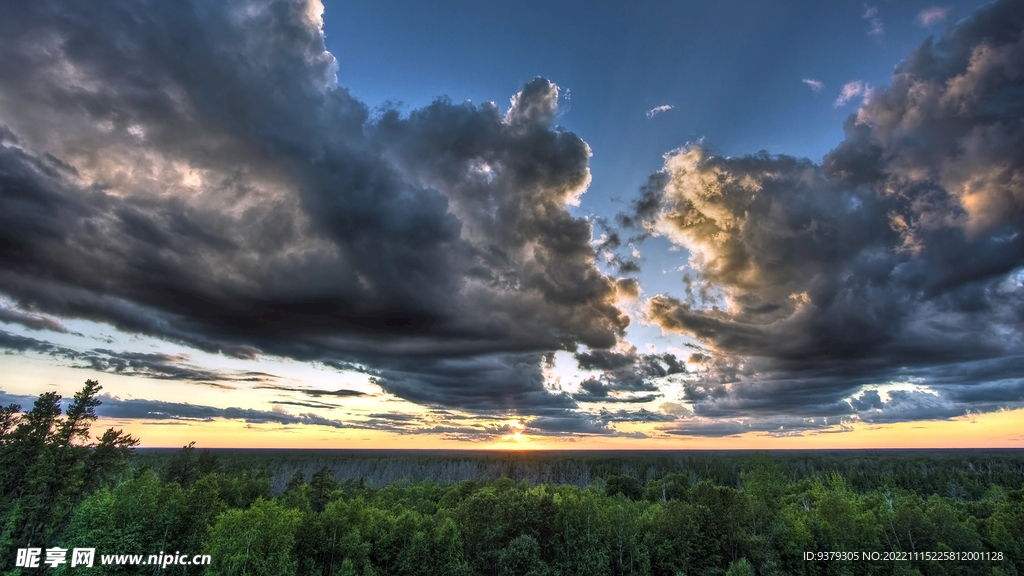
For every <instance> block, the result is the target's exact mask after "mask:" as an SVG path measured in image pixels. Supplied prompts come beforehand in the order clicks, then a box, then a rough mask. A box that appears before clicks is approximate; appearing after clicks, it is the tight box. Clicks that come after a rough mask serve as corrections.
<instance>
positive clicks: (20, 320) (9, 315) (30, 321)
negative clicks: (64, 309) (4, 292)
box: [0, 305, 68, 333]
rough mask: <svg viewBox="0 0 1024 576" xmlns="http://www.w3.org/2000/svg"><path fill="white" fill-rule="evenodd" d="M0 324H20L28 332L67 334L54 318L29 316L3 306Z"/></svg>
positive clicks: (0, 310)
mask: <svg viewBox="0 0 1024 576" xmlns="http://www.w3.org/2000/svg"><path fill="white" fill-rule="evenodd" d="M0 322H7V323H9V324H21V325H22V326H24V327H26V328H28V329H29V330H50V331H51V332H61V333H67V332H68V329H67V328H65V327H64V325H63V324H61V323H60V321H59V320H57V319H56V318H50V317H48V316H42V315H39V314H30V313H27V312H24V311H22V310H17V309H14V308H8V307H6V306H3V305H0Z"/></svg>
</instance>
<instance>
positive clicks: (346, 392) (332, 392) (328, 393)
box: [253, 384, 370, 398]
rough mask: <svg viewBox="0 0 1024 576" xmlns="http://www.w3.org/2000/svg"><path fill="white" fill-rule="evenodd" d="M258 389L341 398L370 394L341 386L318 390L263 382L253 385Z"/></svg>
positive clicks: (316, 396)
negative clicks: (339, 387) (334, 388)
mask: <svg viewBox="0 0 1024 576" xmlns="http://www.w3.org/2000/svg"><path fill="white" fill-rule="evenodd" d="M253 388H256V389H257V390H280V391H282V392H298V393H300V394H305V395H307V396H313V397H314V398H318V397H320V396H337V397H339V398H354V397H359V396H369V395H370V394H367V393H366V392H360V391H358V390H347V389H345V388H341V389H338V390H317V389H313V388H295V387H290V386H278V385H276V384H263V385H260V386H253Z"/></svg>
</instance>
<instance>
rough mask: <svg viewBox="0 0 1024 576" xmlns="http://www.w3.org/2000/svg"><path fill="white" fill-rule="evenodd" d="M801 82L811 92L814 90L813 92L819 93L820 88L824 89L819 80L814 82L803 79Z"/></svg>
mask: <svg viewBox="0 0 1024 576" xmlns="http://www.w3.org/2000/svg"><path fill="white" fill-rule="evenodd" d="M801 82H803V83H804V84H807V85H808V86H809V87H810V88H811V90H814V91H815V92H821V90H822V88H824V87H825V83H824V82H822V81H821V80H815V79H814V78H804V79H803V80H801Z"/></svg>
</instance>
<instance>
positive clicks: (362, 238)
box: [0, 0, 1024, 449]
mask: <svg viewBox="0 0 1024 576" xmlns="http://www.w3.org/2000/svg"><path fill="white" fill-rule="evenodd" d="M599 4H600V5H598V6H595V5H594V4H593V3H589V2H588V3H583V2H576V1H574V0H572V1H566V2H558V3H552V2H543V3H542V2H533V1H532V0H531V1H526V2H522V3H518V4H516V5H515V6H514V7H510V6H504V5H498V4H495V3H486V2H484V3H481V2H468V1H449V2H438V3H430V4H429V5H427V4H424V3H416V2H408V1H403V0H382V1H376V2H350V3H336V2H325V3H323V4H321V2H320V1H319V0H223V1H220V0H219V1H217V2H191V3H186V4H185V5H181V4H174V5H170V4H168V3H165V2H153V1H121V0H117V1H112V2H104V3H102V4H100V5H97V4H89V5H85V4H82V3H75V2H67V1H65V2H61V1H46V0H41V1H39V2H32V3H6V4H4V5H3V6H0V34H2V37H3V38H4V42H2V43H0V352H2V353H0V370H2V371H3V372H4V375H5V377H4V379H3V380H2V381H0V404H3V405H7V404H10V403H15V404H19V405H21V406H22V407H23V408H25V409H27V408H28V407H29V406H31V404H32V402H33V400H34V398H35V397H37V396H38V395H39V394H41V393H43V392H47V391H56V392H58V393H60V394H62V395H63V396H65V397H70V396H71V395H73V394H74V392H75V391H76V390H78V389H79V388H80V387H81V385H82V382H83V381H84V380H86V379H96V380H99V381H100V383H101V384H102V385H103V388H104V392H103V394H104V395H103V397H102V400H103V404H102V405H101V406H100V407H99V408H98V410H97V412H98V414H99V417H100V418H99V421H98V422H97V428H96V431H97V433H99V431H101V429H104V428H106V427H111V426H112V427H114V428H119V429H124V430H126V431H128V432H130V433H132V434H133V435H135V436H136V437H139V438H141V440H142V445H143V446H169V447H174V446H182V445H184V444H187V443H188V442H190V441H196V442H197V445H199V446H201V447H304V448H472V449H478V448H509V449H526V448H549V449H557V448H572V449H583V448H620V449H658V448H664V449H689V448H709V449H716V448H757V449H762V448H768V449H770V448H784V449H793V448H885V447H900V448H913V447H921V448H930V447H1020V446H1024V433H1021V432H1020V426H1019V422H1020V421H1021V418H1022V417H1024V234H1022V231H1024V155H1022V153H1021V151H1022V150H1024V4H1022V3H1020V2H1016V1H1010V0H998V1H996V2H993V3H988V4H979V3H977V2H942V3H932V2H926V1H916V0H879V1H878V2H875V3H863V2H830V3H821V2H812V1H803V0H801V1H786V2H782V1H765V2H759V3H749V2H736V1H725V2H716V3H696V2H673V3H669V2H652V1H640V2H629V3H626V2H621V3H599Z"/></svg>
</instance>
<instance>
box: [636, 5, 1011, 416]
mask: <svg viewBox="0 0 1024 576" xmlns="http://www.w3.org/2000/svg"><path fill="white" fill-rule="evenodd" d="M1021 150H1024V4H1021V3H1020V2H1012V1H1002V2H996V3H993V4H989V5H987V6H985V7H983V8H981V9H979V10H978V11H977V12H976V13H975V14H974V15H973V16H971V17H970V18H968V19H967V20H965V21H963V22H961V23H959V24H958V25H956V26H955V27H952V28H950V29H949V30H948V31H947V32H946V34H945V35H944V36H943V37H942V38H940V39H938V40H933V39H931V38H930V39H928V40H927V41H926V42H925V43H924V44H922V45H921V47H920V48H918V49H917V50H916V51H914V52H913V53H912V54H911V55H910V56H909V57H908V58H907V59H906V60H905V61H904V62H903V63H901V64H900V65H899V66H898V67H897V68H896V71H895V73H894V75H893V80H892V85H891V86H889V87H884V88H880V89H877V90H875V91H874V92H872V93H871V94H870V95H869V96H868V97H867V98H866V100H865V103H864V105H863V106H862V107H861V109H860V110H859V111H858V112H857V114H855V115H853V116H851V117H850V118H849V120H848V121H847V123H846V138H845V140H843V141H842V142H841V143H840V144H839V145H838V146H837V147H836V148H835V149H834V150H832V151H831V152H830V153H829V154H828V155H826V156H825V158H824V159H823V161H822V162H821V163H815V162H812V161H810V160H805V159H797V158H792V157H788V156H769V155H767V154H761V155H755V156H746V157H742V158H722V157H716V156H712V155H710V154H709V153H708V152H707V151H705V150H703V149H701V148H700V147H697V146H690V147H687V148H684V149H681V150H679V151H677V152H675V153H674V154H672V155H670V156H668V157H667V159H666V164H665V168H664V170H663V171H662V172H661V173H660V174H658V175H656V176H654V177H652V178H651V183H650V184H649V186H648V187H647V188H645V190H644V191H643V194H642V196H641V198H640V200H639V201H637V203H636V205H635V211H634V212H633V213H631V214H628V215H624V216H623V217H622V218H621V219H620V220H621V221H623V222H624V223H626V224H631V225H634V226H641V227H643V228H644V229H645V230H646V231H647V232H648V233H652V234H660V235H664V236H666V237H668V238H669V239H671V240H672V241H674V242H676V243H677V244H679V245H681V246H683V247H685V248H687V249H688V250H689V251H690V254H691V267H692V272H691V273H690V274H689V275H688V277H687V283H686V285H685V295H684V296H675V295H668V294H663V295H659V296H656V297H654V298H651V299H650V300H649V301H648V302H647V303H646V311H647V313H648V315H649V317H650V318H651V319H652V320H653V321H655V322H656V323H657V324H659V325H660V326H661V327H662V328H663V329H664V330H666V331H669V332H679V333H684V334H688V335H690V336H692V337H694V338H696V339H697V340H698V341H700V342H701V343H702V344H703V345H705V346H706V347H707V349H708V351H709V352H710V354H709V356H710V357H702V358H701V360H702V364H701V371H700V373H699V374H697V377H696V378H694V379H691V380H689V381H688V382H687V383H686V384H685V385H684V397H685V399H687V400H689V401H690V402H692V403H693V405H694V410H695V412H696V413H697V414H698V415H702V416H708V417H717V418H725V417H730V418H747V417H752V416H756V417H758V418H763V419H765V420H767V419H769V418H771V417H774V416H782V415H803V416H815V417H831V418H833V419H834V418H836V417H851V416H853V415H854V414H857V415H858V416H859V417H860V418H861V419H862V420H865V421H876V422H881V421H896V420H913V419H930V418H948V417H952V416H960V415H963V414H966V413H968V412H969V411H977V410H986V411H987V410H995V409H998V408H1000V407H1016V406H1021V405H1022V404H1024V386H1022V383H1024V380H1022V376H1021V371H1020V365H1021V362H1022V361H1024V356H1022V350H1024V155H1022V154H1021ZM893 382H914V383H916V384H919V385H922V386H926V387H928V390H927V391H922V392H915V393H911V392H906V391H898V392H895V393H894V394H891V395H890V396H889V397H888V400H887V401H886V402H884V403H883V402H882V401H881V398H878V397H877V393H875V394H876V396H875V397H868V396H866V395H860V396H858V397H859V398H860V400H857V401H854V402H853V404H852V405H851V403H849V402H847V401H846V398H848V397H851V396H854V395H857V394H860V392H859V391H860V390H861V389H862V387H863V386H868V385H878V384H887V383H893ZM865 402H866V403H867V404H865ZM748 427H749V425H748V424H747V423H746V422H745V421H744V422H741V423H737V422H733V423H731V424H722V425H720V426H718V427H717V428H714V429H713V430H712V429H707V430H705V431H704V433H710V434H713V435H717V434H723V435H724V434H731V433H733V431H743V430H744V429H747V428H748ZM762 428H763V427H762ZM674 433H686V434H689V433H697V431H696V430H690V429H687V428H678V429H676V430H675V431H674Z"/></svg>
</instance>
